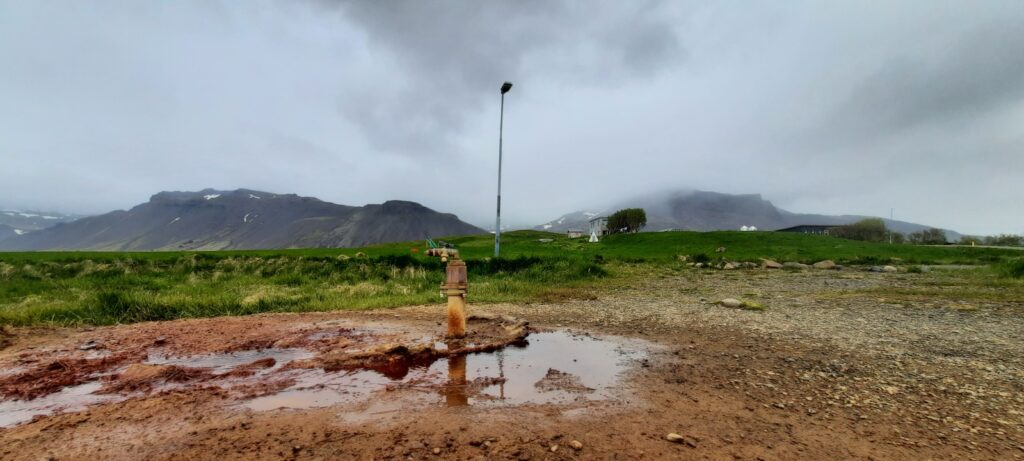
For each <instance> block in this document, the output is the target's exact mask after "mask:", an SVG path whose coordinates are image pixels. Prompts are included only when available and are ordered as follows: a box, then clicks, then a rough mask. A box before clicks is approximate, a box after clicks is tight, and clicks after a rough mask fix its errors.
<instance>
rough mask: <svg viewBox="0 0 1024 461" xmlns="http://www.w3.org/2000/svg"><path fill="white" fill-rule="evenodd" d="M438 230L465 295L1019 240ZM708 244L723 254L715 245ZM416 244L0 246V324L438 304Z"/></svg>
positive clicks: (994, 259)
mask: <svg viewBox="0 0 1024 461" xmlns="http://www.w3.org/2000/svg"><path fill="white" fill-rule="evenodd" d="M541 239H552V240H553V241H550V242H542V241H541ZM447 241H448V242H450V243H453V244H455V245H456V246H457V247H458V248H459V250H460V251H461V253H462V256H463V258H464V259H466V260H467V261H468V266H469V276H470V283H471V285H470V300H471V302H500V301H509V302H530V301H552V300H562V299H573V298H588V297H591V296H593V295H592V294H591V290H593V289H594V288H595V287H596V286H597V285H599V284H598V283H597V281H598V280H608V279H615V278H621V277H629V276H630V275H628V274H632V273H635V272H636V271H632V270H627V269H628V268H629V267H633V266H638V265H639V266H646V267H659V266H670V267H672V268H673V269H674V270H681V269H682V268H683V267H684V265H683V264H682V263H680V262H679V261H678V259H677V256H680V255H689V256H693V255H698V254H704V255H707V256H708V257H710V258H712V259H727V260H730V261H758V260H760V258H770V259H774V260H777V261H798V262H805V263H811V262H815V261H819V260H822V259H832V260H834V261H836V262H838V263H843V264H881V263H891V262H898V263H899V264H907V265H909V264H974V265H982V264H985V265H989V264H991V265H994V267H996V268H997V271H991V272H993V275H992V276H993V277H996V275H994V274H995V273H999V274H1003V276H1004V277H1011V278H1013V277H1017V278H1019V277H1020V276H1021V275H1020V274H1021V272H1022V270H1021V267H1022V264H1024V263H1022V262H1021V259H1020V258H1021V256H1024V252H1020V251H1017V250H1007V249H992V248H970V247H929V246H911V245H885V244H874V243H866V242H857V241H849V240H840V239H835V238H830V237H823V236H814V235H804V234H790V233H772V232H706V233H698V232H662V233H641V234H631V235H616V236H610V237H607V238H605V239H604V240H603V241H602V242H600V243H587V242H586V239H572V240H570V239H567V238H565V236H564V235H561V234H551V233H545V232H535V231H517V232H510V233H506V234H504V235H503V236H502V258H500V259H492V258H490V256H491V255H492V254H493V248H494V247H493V236H490V235H480V236H470V237H459V238H452V239H448V240H447ZM719 247H725V248H726V251H725V253H716V252H715V249H716V248H719ZM424 250H425V248H424V244H423V242H406V243H396V244H387V245H377V246H371V247H367V248H360V249H296V250H256V251H217V252H131V253H118V252H31V253H0V324H9V325H16V326H26V325H39V324H53V325H88V324H114V323H129V322H138V321H146V320H167V319H174V318H182V317H209V316H218V315H245V314H253V313H259V312H284V311H323V310H336V309H368V308H380V307H394V306H401V305H410V304H425V303H441V302H442V300H441V299H440V297H439V294H438V285H439V284H440V282H441V278H442V276H443V265H442V263H441V262H440V261H438V260H436V259H434V258H429V257H426V256H424V255H423V251H424ZM357 253H362V254H360V255H358V257H357ZM363 255H365V256H363Z"/></svg>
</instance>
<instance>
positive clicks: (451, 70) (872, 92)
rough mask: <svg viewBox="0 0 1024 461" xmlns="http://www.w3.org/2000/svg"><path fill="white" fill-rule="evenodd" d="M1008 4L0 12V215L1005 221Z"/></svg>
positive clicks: (1011, 41) (1020, 18)
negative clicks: (694, 195) (698, 192)
mask: <svg viewBox="0 0 1024 461" xmlns="http://www.w3.org/2000/svg"><path fill="white" fill-rule="evenodd" d="M1022 23H1024V5H1022V4H1021V3H1020V2H1012V1H1007V2H995V1H990V2H989V1H987V2H980V3H978V2H975V3H971V4H963V3H959V2H924V1H922V2H903V3H900V4H864V3H862V2H860V3H857V2H849V3H836V2H829V3H827V4H824V3H821V2H806V3H800V2H787V3H778V2H763V3H754V2H748V3H744V4H742V5H740V4H724V3H723V4H715V5H708V4H704V3H694V4H688V3H680V2H668V1H664V2H662V1H642V2H615V1H606V2H583V1H539V0H537V1H517V2H513V1H508V2H465V1H461V2H455V1H442V2H418V1H411V0H409V1H403V2H361V1H330V0H309V1H300V2H283V1H273V0H259V1H256V2H246V3H244V4H242V3H237V2H227V1H223V2H209V1H194V2H190V1H182V2H170V3H160V4H152V3H139V2H127V1H126V2H108V3H104V4H102V5H86V4H81V3H75V2H68V3H64V4H61V3H41V2H15V1H3V0H0V62H3V63H4V68H5V71H4V72H2V73H0V126H3V127H4V130H3V136H0V206H6V207H23V208H42V209H56V210H63V211H77V212H93V213H95V212H103V211H108V210H110V209H114V208H125V207H128V206H131V205H133V204H135V203H138V202H140V201H144V200H146V199H147V198H148V196H149V195H151V194H152V193H155V192H157V191H159V190H183V189H196V190H197V189H201V188H205V187H215V188H235V187H249V188H256V189H266V190H273V191H277V192H296V193H300V194H304V195H314V196H317V197H320V198H323V199H325V200H331V201H335V202H339V203H347V204H362V203H379V202H382V201H384V200H387V199H392V198H402V199H410V200H417V201H420V202H423V203H425V204H427V205H428V206H431V207H434V208H437V209H441V210H444V211H451V212H455V213H457V214H459V215H460V216H461V217H463V218H464V219H468V220H470V221H472V222H474V223H477V224H480V225H486V224H487V223H489V222H490V219H491V218H490V216H491V215H492V213H493V203H494V193H495V192H496V191H495V175H496V172H497V171H496V170H497V165H496V162H497V158H496V157H497V155H496V154H497V152H496V150H497V128H498V127H497V120H498V102H499V95H498V91H497V90H498V86H500V84H501V82H503V81H505V80H510V81H513V82H514V83H515V87H514V88H513V90H512V92H510V93H509V94H508V95H507V99H506V133H505V135H506V136H505V148H506V163H505V170H504V178H503V187H504V191H503V196H504V197H503V204H504V206H503V215H504V216H505V219H506V220H507V221H509V222H512V223H515V224H520V225H532V224H536V223H539V222H544V221H547V220H549V219H551V218H553V217H555V216H558V215H560V214H562V213H564V212H568V211H572V210H574V209H578V208H583V207H595V206H597V207H599V206H602V205H605V204H608V203H616V202H619V201H621V198H622V197H623V196H630V195H635V194H642V193H647V192H650V191H652V190H660V189H666V188H702V189H709V190H715V191H721V192H732V193H748V192H759V193H762V194H763V195H764V196H765V197H766V198H768V199H770V200H773V201H774V202H775V203H776V204H777V205H779V206H781V207H784V208H787V209H790V210H792V211H800V212H820V213H857V214H875V215H887V214H888V212H889V210H890V208H895V209H896V214H897V217H898V218H900V219H905V220H911V221H917V222H924V223H928V224H933V225H936V226H942V227H948V228H953V229H956V230H959V231H962V232H976V233H994V232H1014V233H1020V232H1024V205H1022V201H1021V200H1020V195H1021V190H1022V189H1021V187H1020V186H1019V184H1018V183H1019V182H1020V180H1019V178H1021V177H1024V160H1022V158H1024V78H1022V77H1021V75H1024V54H1022V53H1020V50H1021V49H1024V28H1021V27H1020V26H1019V25H1020V24H1022Z"/></svg>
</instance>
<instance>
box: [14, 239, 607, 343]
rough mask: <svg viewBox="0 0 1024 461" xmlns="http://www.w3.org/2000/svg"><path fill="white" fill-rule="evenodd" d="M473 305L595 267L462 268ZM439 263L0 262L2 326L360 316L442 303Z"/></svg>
mask: <svg viewBox="0 0 1024 461" xmlns="http://www.w3.org/2000/svg"><path fill="white" fill-rule="evenodd" d="M467 263H468V268H469V274H470V280H471V285H470V297H471V299H472V300H474V301H522V300H530V299H535V298H536V299H541V298H543V295H544V293H545V292H546V291H547V290H550V289H554V288H557V287H562V286H569V285H571V284H573V283H575V282H578V281H584V280H589V279H594V278H598V277H604V276H605V275H607V272H606V270H605V269H604V268H603V267H601V266H600V265H599V264H597V263H595V262H593V261H587V260H584V259H581V258H567V257H561V258H560V257H543V258H542V257H517V258H511V259H487V260H469V261H467ZM443 276H444V264H443V263H441V262H440V261H438V260H435V259H428V258H423V257H414V256H411V255H384V256H378V257H373V258H358V259H353V258H338V257H327V256H291V255H276V256H266V257H264V256H242V255H235V254H229V253H181V254H178V255H177V256H176V257H173V258H137V257H133V256H131V255H124V256H123V257H121V258H116V257H115V258H109V257H104V258H102V259H100V260H99V261H97V260H93V259H74V258H72V259H70V260H36V261H31V260H28V261H20V262H19V264H17V265H15V264H11V263H10V262H3V261H0V324H12V325H33V324H60V325H78V324H114V323H130V322H140V321H151V320H169V319H175V318H183V317H209V316H217V315H245V314H254V313H260V312H285V311H292V312H297V311H321V310H332V309H366V308H375V307H392V306H399V305H408V304H424V303H435V302H440V299H439V288H438V287H439V285H440V283H441V279H442V278H443Z"/></svg>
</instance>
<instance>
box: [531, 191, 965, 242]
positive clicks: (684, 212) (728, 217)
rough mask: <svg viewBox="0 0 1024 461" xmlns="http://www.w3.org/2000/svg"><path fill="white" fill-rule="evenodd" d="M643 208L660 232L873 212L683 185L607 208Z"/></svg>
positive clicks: (582, 225) (575, 215)
mask: <svg viewBox="0 0 1024 461" xmlns="http://www.w3.org/2000/svg"><path fill="white" fill-rule="evenodd" d="M634 207H636V208H643V209H644V210H645V211H646V212H647V227H646V228H645V229H644V230H645V231H652V232H653V231H664V230H693V231H713V230H740V228H741V227H743V226H755V227H757V228H758V229H759V230H779V229H784V228H787V227H792V226H797V225H802V224H810V225H814V224H817V225H842V224H850V223H853V222H856V221H859V220H861V219H865V218H873V217H874V216H861V215H822V214H813V213H794V212H791V211H787V210H784V209H781V208H778V207H776V206H775V205H774V204H773V203H772V202H771V201H769V200H766V199H764V197H762V196H761V194H725V193H721V192H710V191H702V190H694V189H681V190H675V191H670V192H667V193H660V194H648V195H644V196H639V197H635V198H631V199H628V200H624V201H622V202H620V203H619V205H617V206H614V207H610V208H609V209H610V210H612V211H614V210H618V209H622V208H634ZM610 212H611V211H602V212H594V211H593V209H588V210H580V211H575V212H571V213H567V214H565V215H562V216H560V217H559V218H556V219H554V220H551V221H549V222H547V223H544V224H541V225H538V226H535V227H534V229H537V230H547V231H551V232H565V231H567V230H570V229H578V230H587V229H588V227H589V226H588V222H587V220H584V219H581V218H582V217H583V216H586V215H598V214H600V215H607V214H609V213H610ZM881 219H883V220H884V221H885V223H886V226H888V227H889V228H890V229H893V230H895V231H897V232H901V233H909V232H916V231H919V230H923V229H928V228H930V227H931V226H927V225H923V224H917V223H912V222H907V221H898V220H891V219H886V218H881ZM943 230H944V231H945V232H946V238H947V239H949V240H954V241H955V240H957V239H959V238H960V235H961V234H959V233H958V232H955V231H952V230H948V229H943Z"/></svg>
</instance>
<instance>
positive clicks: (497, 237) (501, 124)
mask: <svg viewBox="0 0 1024 461" xmlns="http://www.w3.org/2000/svg"><path fill="white" fill-rule="evenodd" d="M511 89H512V84H511V83H509V82H505V83H503V84H502V85H501V116H500V118H499V121H498V215H497V218H496V219H495V222H494V257H495V258H497V257H498V255H499V254H500V253H501V138H502V134H503V131H504V130H505V93H508V90H511Z"/></svg>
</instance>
